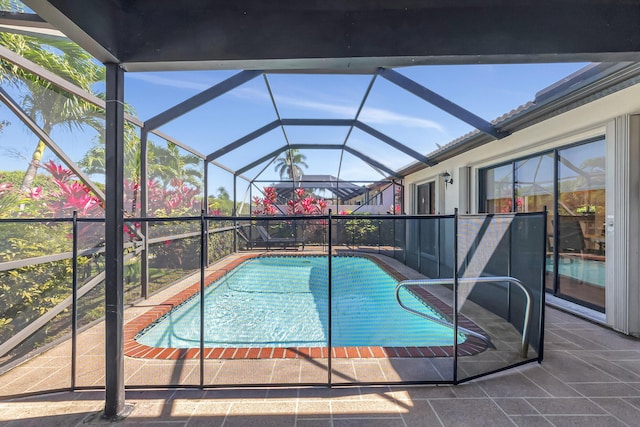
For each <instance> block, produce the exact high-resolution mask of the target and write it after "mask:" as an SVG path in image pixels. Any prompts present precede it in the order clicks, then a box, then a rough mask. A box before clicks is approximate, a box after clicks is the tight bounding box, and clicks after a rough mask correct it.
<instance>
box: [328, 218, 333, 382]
mask: <svg viewBox="0 0 640 427" xmlns="http://www.w3.org/2000/svg"><path fill="white" fill-rule="evenodd" d="M328 225H329V230H328V233H327V234H328V236H327V238H328V240H329V247H328V249H329V250H328V252H327V298H328V300H327V311H328V313H327V315H328V316H329V318H328V319H327V326H328V328H327V329H328V330H329V336H328V340H327V368H328V371H327V385H328V386H329V388H331V386H332V384H331V351H332V350H333V348H332V343H331V335H332V330H331V328H332V324H331V293H332V292H331V291H332V289H331V287H332V286H331V282H332V281H331V268H332V266H331V251H332V250H333V248H332V243H333V242H332V240H333V239H332V233H331V228H332V225H333V224H332V219H331V209H329V220H328Z"/></svg>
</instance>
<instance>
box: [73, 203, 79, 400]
mask: <svg viewBox="0 0 640 427" xmlns="http://www.w3.org/2000/svg"><path fill="white" fill-rule="evenodd" d="M72 221H73V222H72V226H71V228H72V231H71V235H72V239H73V241H72V249H71V251H72V255H71V270H72V272H71V295H72V303H71V391H75V388H76V369H77V358H76V356H77V350H78V211H73V219H72Z"/></svg>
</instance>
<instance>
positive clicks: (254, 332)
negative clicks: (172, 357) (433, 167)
mask: <svg viewBox="0 0 640 427" xmlns="http://www.w3.org/2000/svg"><path fill="white" fill-rule="evenodd" d="M332 271H333V275H332V277H333V287H332V302H333V304H332V331H333V335H332V344H333V346H336V347H337V346H447V345H452V344H453V331H452V329H450V328H447V327H444V326H441V325H438V324H436V323H433V322H429V321H428V320H425V319H423V318H420V317H418V316H415V315H412V314H410V313H407V312H406V311H404V310H402V309H401V308H400V307H399V306H398V304H397V303H396V301H395V297H394V292H395V287H396V285H397V282H396V281H395V280H394V279H393V278H392V277H391V276H389V275H388V274H387V273H386V272H385V271H384V270H382V269H381V268H380V267H378V265H377V264H375V263H374V262H372V261H370V260H368V259H366V258H358V257H334V258H333V260H332ZM327 277H328V275H327V258H326V257H298V256H291V257H263V258H252V259H250V260H248V261H245V262H244V263H242V264H241V265H240V266H238V267H237V268H235V269H234V270H232V271H231V272H230V273H229V274H227V275H226V276H224V277H223V278H222V279H220V280H219V281H217V282H216V283H214V284H212V285H210V286H209V287H208V288H207V289H206V291H205V334H204V338H205V346H207V347H324V346H326V345H327V337H328V332H327V331H328V315H327V310H328V306H327V300H328V298H327V291H328V288H327V282H328V281H327ZM403 301H405V302H406V303H407V305H410V306H412V307H413V308H415V309H419V310H421V311H423V312H425V311H430V312H431V313H434V312H433V310H431V309H430V308H428V307H426V306H424V305H423V304H422V303H421V302H419V301H418V300H417V299H416V298H413V297H412V296H409V295H404V298H403ZM199 302H200V297H199V295H197V296H196V297H194V298H192V299H190V300H189V301H187V302H186V303H185V304H183V305H181V306H180V307H178V308H176V309H175V310H173V311H171V312H170V313H169V314H168V315H167V316H165V317H164V318H162V319H161V320H160V321H158V322H156V323H155V324H153V325H152V326H151V327H149V328H147V329H146V330H145V331H143V333H142V334H140V335H139V336H138V337H137V338H136V341H138V342H139V343H141V344H145V345H148V346H151V347H174V348H190V347H198V346H199V340H200V338H199V336H200V305H199ZM463 341H464V337H463V336H460V337H459V342H463Z"/></svg>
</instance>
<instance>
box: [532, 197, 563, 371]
mask: <svg viewBox="0 0 640 427" xmlns="http://www.w3.org/2000/svg"><path fill="white" fill-rule="evenodd" d="M556 200H557V199H556ZM543 215H544V219H543V223H542V238H543V240H542V266H541V268H540V276H541V277H540V282H541V283H542V288H541V289H540V300H539V301H538V304H540V306H539V308H538V309H539V310H540V314H539V316H540V323H539V324H538V328H539V330H540V335H539V338H538V340H539V343H538V363H542V359H543V358H544V322H545V318H544V308H545V306H546V304H547V303H546V296H547V292H546V287H547V286H546V283H545V280H546V277H547V259H546V257H547V256H546V253H547V250H546V248H547V241H548V240H547V239H548V236H547V220H548V216H549V212H548V211H547V205H544V213H543ZM534 295H535V294H534ZM532 303H533V302H532Z"/></svg>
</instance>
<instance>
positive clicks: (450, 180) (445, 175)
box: [441, 171, 453, 188]
mask: <svg viewBox="0 0 640 427" xmlns="http://www.w3.org/2000/svg"><path fill="white" fill-rule="evenodd" d="M441 176H442V180H443V181H444V188H447V184H453V177H452V176H451V174H450V173H449V172H447V171H444V173H443V174H442V175H441Z"/></svg>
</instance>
